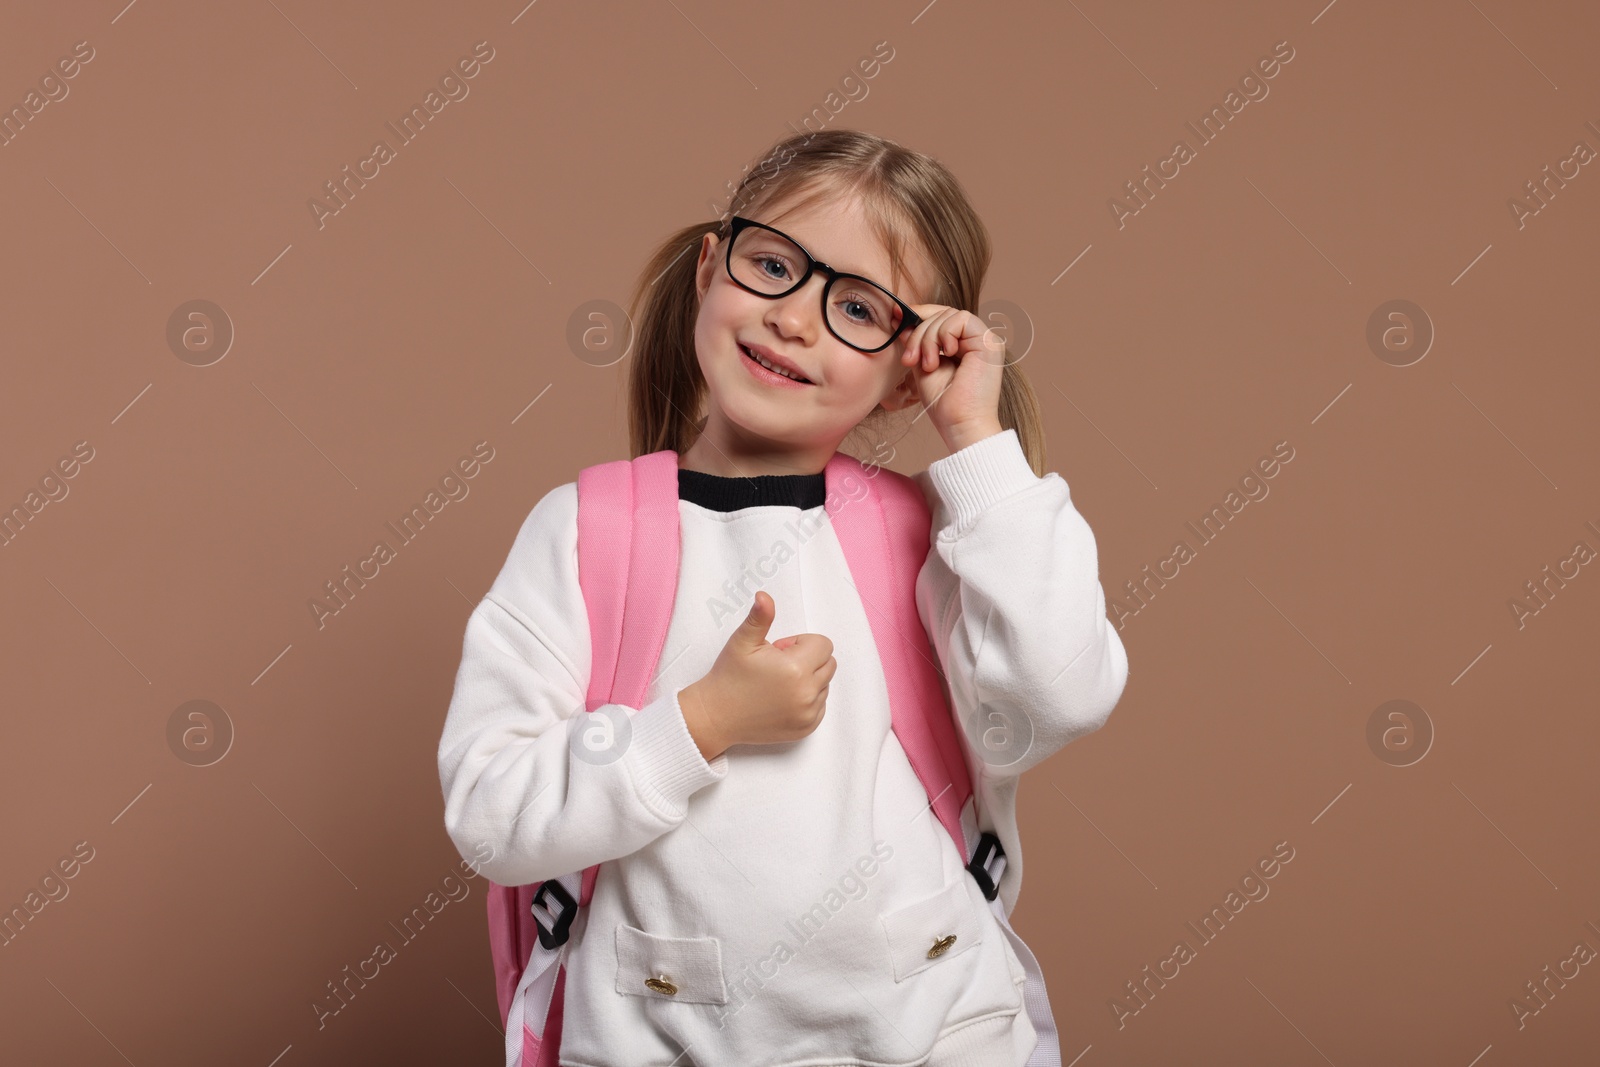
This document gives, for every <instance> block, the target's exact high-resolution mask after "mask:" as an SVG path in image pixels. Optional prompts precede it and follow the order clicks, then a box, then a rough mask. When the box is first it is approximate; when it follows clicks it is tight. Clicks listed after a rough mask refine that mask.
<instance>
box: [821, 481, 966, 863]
mask: <svg viewBox="0 0 1600 1067" xmlns="http://www.w3.org/2000/svg"><path fill="white" fill-rule="evenodd" d="M824 473H825V475H826V485H827V505H826V506H827V510H828V517H829V520H830V521H831V522H832V524H833V530H834V534H835V535H836V536H837V537H838V539H839V544H840V546H841V547H842V548H843V549H844V556H845V560H846V561H847V562H848V563H849V565H850V576H851V578H852V579H853V580H854V581H855V584H856V592H857V593H858V594H859V595H860V597H861V604H862V606H863V607H864V608H865V609H866V613H867V621H868V622H869V623H870V624H871V626H872V637H873V640H874V643H875V644H876V645H877V649H878V659H879V660H880V661H881V662H882V664H883V675H884V679H885V680H886V681H887V682H888V686H889V714H890V718H891V721H892V723H893V726H894V732H895V737H896V738H898V739H899V741H900V747H901V748H903V749H905V753H906V757H907V759H909V760H910V762H911V766H912V769H914V770H915V771H916V772H917V777H918V778H919V779H920V780H921V782H922V784H923V786H924V787H925V788H926V789H927V791H928V796H929V798H930V799H931V800H932V802H933V810H934V814H936V815H937V816H938V818H939V821H940V822H942V823H943V824H944V827H945V829H946V830H947V831H949V833H950V838H951V840H952V841H954V842H955V844H956V848H957V849H958V850H959V851H960V853H961V857H962V859H968V858H969V857H971V855H972V850H971V845H970V844H969V843H968V842H967V840H966V835H965V834H964V833H963V831H962V827H961V809H962V807H964V806H965V805H966V803H967V798H968V797H970V796H971V795H972V781H971V776H970V774H969V772H968V770H967V763H966V757H965V756H963V755H962V752H961V742H960V738H958V737H957V736H956V728H955V720H954V718H953V716H952V714H951V711H950V705H949V702H948V700H947V699H946V696H945V690H944V688H943V685H942V677H943V674H942V672H941V671H940V669H939V663H938V660H937V659H936V658H935V654H934V651H933V646H932V644H931V643H930V642H929V640H928V632H927V630H926V629H925V628H924V627H923V625H922V619H921V617H920V616H919V615H918V614H917V601H916V586H917V575H918V574H919V573H920V572H921V570H922V565H923V563H924V562H925V561H926V560H927V558H928V549H929V532H930V527H931V524H932V518H931V516H930V515H929V513H928V502H927V500H925V499H924V498H923V495H922V490H921V489H920V488H918V486H917V484H916V482H914V481H912V480H911V479H910V478H907V477H906V476H905V475H903V474H897V473H895V472H894V471H891V470H886V469H884V468H882V467H879V468H877V469H876V470H875V471H874V472H873V473H872V474H871V475H868V474H867V472H866V468H865V466H863V464H862V463H861V462H860V461H859V460H856V459H854V458H852V457H850V456H847V455H845V454H844V453H842V452H835V453H834V455H833V458H832V459H830V460H829V461H828V465H827V466H826V467H825V468H824ZM856 484H859V485H860V486H862V487H863V488H862V489H861V490H856ZM986 892H987V891H986Z"/></svg>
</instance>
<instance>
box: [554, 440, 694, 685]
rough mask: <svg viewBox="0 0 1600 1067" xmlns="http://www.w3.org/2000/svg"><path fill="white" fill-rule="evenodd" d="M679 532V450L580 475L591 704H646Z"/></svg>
mask: <svg viewBox="0 0 1600 1067" xmlns="http://www.w3.org/2000/svg"><path fill="white" fill-rule="evenodd" d="M678 533H679V531H678V454H677V453H676V452H673V451H671V450H670V449H669V450H664V451H661V452H651V453H648V454H646V455H643V456H640V457H638V458H637V459H634V460H616V461H615V462H612V463H601V464H599V465H597V466H593V467H586V468H584V470H582V471H581V472H580V473H579V474H578V584H579V585H580V586H582V588H583V601H584V604H585V605H586V606H587V607H588V611H589V638H590V643H591V647H592V649H593V653H592V662H591V664H590V668H589V706H588V710H589V711H593V710H594V709H595V708H598V707H600V706H601V705H602V704H625V705H627V706H628V707H630V708H642V707H643V706H644V698H645V692H646V690H647V689H648V687H649V684H650V677H651V675H652V674H654V673H655V668H656V661H657V660H659V659H660V658H661V649H662V646H663V645H665V644H666V640H667V625H668V623H669V622H670V621H671V618H672V602H673V599H674V597H676V595H677V592H678ZM624 619H626V620H627V622H628V625H627V626H626V627H624V626H623V625H622V623H623V620H624Z"/></svg>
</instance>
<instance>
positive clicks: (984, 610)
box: [916, 429, 1128, 777]
mask: <svg viewBox="0 0 1600 1067" xmlns="http://www.w3.org/2000/svg"><path fill="white" fill-rule="evenodd" d="M916 480H917V482H918V484H919V485H920V486H921V487H922V489H923V493H924V495H925V496H927V497H928V501H929V507H930V509H931V510H932V511H933V535H932V538H931V542H932V543H931V548H930V551H929V553H928V559H927V562H926V563H925V564H924V565H923V568H922V570H921V572H920V573H919V574H918V576H917V610H918V613H919V614H920V615H921V617H922V621H923V625H924V626H925V627H926V628H927V630H928V635H929V637H930V639H931V640H932V642H933V645H934V648H935V650H936V652H937V653H938V656H939V660H940V663H941V665H942V666H943V668H944V671H945V676H946V680H947V682H948V686H949V690H950V695H951V700H952V704H953V705H954V711H955V715H956V719H957V726H958V728H960V730H961V732H962V733H963V734H964V735H965V737H966V739H967V744H968V747H969V749H970V750H971V752H972V753H974V754H975V756H976V757H977V759H979V760H981V761H982V769H983V770H984V771H985V773H986V774H988V775H989V776H991V777H1004V776H1008V775H1020V774H1021V773H1022V772H1023V771H1025V770H1027V769H1028V768H1030V767H1033V766H1035V765H1037V764H1039V763H1041V762H1043V761H1044V760H1045V759H1046V758H1048V757H1049V756H1051V755H1052V754H1054V753H1055V752H1057V751H1058V750H1060V749H1061V748H1062V747H1063V746H1065V745H1066V744H1067V743H1068V742H1070V741H1072V740H1074V739H1075V738H1078V737H1081V736H1083V735H1084V734H1087V733H1090V732H1092V731H1094V730H1097V729H1099V728H1100V727H1101V726H1103V725H1104V724H1105V722H1106V720H1107V718H1109V717H1110V715H1111V709H1112V708H1113V707H1115V706H1116V703H1117V701H1118V699H1120V697H1121V695H1122V690H1123V687H1124V686H1125V685H1126V684H1127V679H1128V657H1127V652H1126V650H1125V649H1124V648H1123V645H1122V640H1121V638H1120V637H1119V636H1118V635H1117V631H1116V629H1115V628H1114V627H1113V626H1112V625H1111V623H1110V620H1109V619H1107V618H1106V599H1105V593H1104V591H1103V590H1102V589H1101V587H1100V569H1099V561H1098V558H1097V555H1096V549H1095V540H1094V534H1093V532H1092V531H1091V530H1090V529H1089V524H1088V523H1087V522H1085V521H1084V518H1083V516H1082V515H1080V514H1079V513H1078V511H1077V509H1076V508H1075V507H1073V505H1072V498H1071V495H1070V493H1069V492H1068V489H1067V483H1066V482H1065V481H1064V480H1063V479H1062V478H1061V477H1060V476H1059V475H1057V474H1054V473H1047V474H1046V475H1045V476H1044V477H1043V478H1040V477H1038V476H1037V475H1035V474H1034V473H1033V469H1032V468H1031V467H1030V466H1029V465H1028V460H1027V457H1026V456H1025V455H1024V454H1023V451H1022V445H1021V442H1020V441H1019V440H1018V438H1017V433H1016V431H1015V430H1010V429H1008V430H1005V431H1003V432H1001V433H999V434H993V435H991V436H989V437H986V438H984V439H983V440H981V441H977V442H974V443H973V444H970V445H968V446H967V447H965V448H962V449H960V450H959V451H956V452H954V453H952V454H951V455H949V456H946V457H945V458H943V459H940V460H937V461H935V462H934V463H932V464H931V465H930V466H929V467H928V470H927V471H926V472H925V473H923V474H921V475H918V476H917V478H916Z"/></svg>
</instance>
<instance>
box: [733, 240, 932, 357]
mask: <svg viewBox="0 0 1600 1067" xmlns="http://www.w3.org/2000/svg"><path fill="white" fill-rule="evenodd" d="M729 263H730V269H731V270H732V273H733V276H734V278H736V279H737V280H738V281H739V283H740V284H742V285H746V286H749V287H750V288H751V289H754V290H755V291H756V292H758V293H762V294H764V295H767V296H778V295H779V294H781V293H784V292H787V291H788V290H790V289H793V288H794V285H795V283H796V282H797V281H799V280H800V275H802V274H803V273H805V269H806V255H805V253H804V252H803V251H801V250H800V248H799V246H797V245H796V244H795V243H794V242H793V241H790V240H789V239H787V238H785V237H782V236H780V235H779V234H776V233H773V232H772V231H771V230H763V229H761V228H760V227H759V226H747V227H745V228H744V229H743V230H741V231H740V232H739V236H738V237H736V238H735V239H734V242H733V247H732V249H731V250H730V251H729ZM823 303H824V305H825V306H826V307H827V312H828V325H830V326H831V327H833V331H834V333H835V334H837V335H838V336H839V337H840V338H842V339H843V340H844V341H845V343H847V344H851V345H855V346H857V347H859V348H867V349H872V348H881V347H883V345H885V344H887V343H888V341H889V338H890V337H891V336H893V334H894V331H895V327H896V326H898V325H899V322H900V317H901V316H900V305H899V304H897V303H895V300H894V297H892V296H891V295H890V294H889V292H888V291H887V290H885V289H883V288H881V287H879V286H877V285H874V284H873V283H871V282H865V281H861V280H860V279H858V278H835V279H833V280H832V281H831V282H830V283H829V284H828V288H827V292H826V293H825V294H824V295H823Z"/></svg>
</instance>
